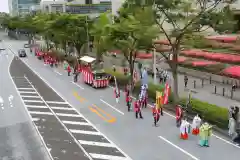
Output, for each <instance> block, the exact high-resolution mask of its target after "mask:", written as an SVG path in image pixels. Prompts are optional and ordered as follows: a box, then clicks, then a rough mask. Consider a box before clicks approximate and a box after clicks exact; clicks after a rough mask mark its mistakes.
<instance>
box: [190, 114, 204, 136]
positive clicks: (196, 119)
mask: <svg viewBox="0 0 240 160" xmlns="http://www.w3.org/2000/svg"><path fill="white" fill-rule="evenodd" d="M201 121H202V120H201V118H200V116H198V115H196V116H195V117H194V118H193V122H192V134H193V135H198V134H199V128H200V126H201Z"/></svg>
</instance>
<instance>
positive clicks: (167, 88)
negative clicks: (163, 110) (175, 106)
mask: <svg viewBox="0 0 240 160" xmlns="http://www.w3.org/2000/svg"><path fill="white" fill-rule="evenodd" d="M170 93H171V90H170V86H169V84H168V83H166V84H165V89H164V96H163V104H168V99H169V96H170Z"/></svg>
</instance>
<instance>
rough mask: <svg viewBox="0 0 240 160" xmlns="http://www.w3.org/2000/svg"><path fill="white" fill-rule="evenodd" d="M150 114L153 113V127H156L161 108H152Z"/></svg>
mask: <svg viewBox="0 0 240 160" xmlns="http://www.w3.org/2000/svg"><path fill="white" fill-rule="evenodd" d="M152 113H153V120H154V126H155V127H156V126H157V122H158V121H159V119H160V113H161V108H157V107H153V108H152Z"/></svg>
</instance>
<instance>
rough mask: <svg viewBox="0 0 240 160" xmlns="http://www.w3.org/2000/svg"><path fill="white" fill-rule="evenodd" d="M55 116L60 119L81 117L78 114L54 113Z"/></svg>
mask: <svg viewBox="0 0 240 160" xmlns="http://www.w3.org/2000/svg"><path fill="white" fill-rule="evenodd" d="M56 115H57V116H61V117H82V116H81V115H78V114H64V113H56Z"/></svg>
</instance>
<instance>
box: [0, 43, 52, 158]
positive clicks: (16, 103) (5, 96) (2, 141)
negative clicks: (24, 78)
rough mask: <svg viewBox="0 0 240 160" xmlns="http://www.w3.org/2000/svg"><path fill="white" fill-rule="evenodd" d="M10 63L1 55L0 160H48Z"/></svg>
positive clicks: (2, 53)
mask: <svg viewBox="0 0 240 160" xmlns="http://www.w3.org/2000/svg"><path fill="white" fill-rule="evenodd" d="M0 45H2V43H1V44H0ZM12 59H13V55H12V54H11V53H10V52H8V51H7V50H6V51H1V52H0V73H1V76H0V99H1V100H0V101H1V102H0V159H1V160H10V159H11V160H12V159H14V160H50V158H49V155H48V153H47V151H46V147H45V146H44V144H43V143H42V141H41V139H40V137H39V135H38V133H37V130H36V129H35V127H34V125H33V124H32V122H31V121H30V119H29V117H28V114H27V112H26V110H25V109H24V105H23V104H22V102H21V99H20V97H19V96H18V93H17V91H16V89H15V87H14V85H13V82H12V80H11V77H10V75H9V67H10V64H11V62H12Z"/></svg>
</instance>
